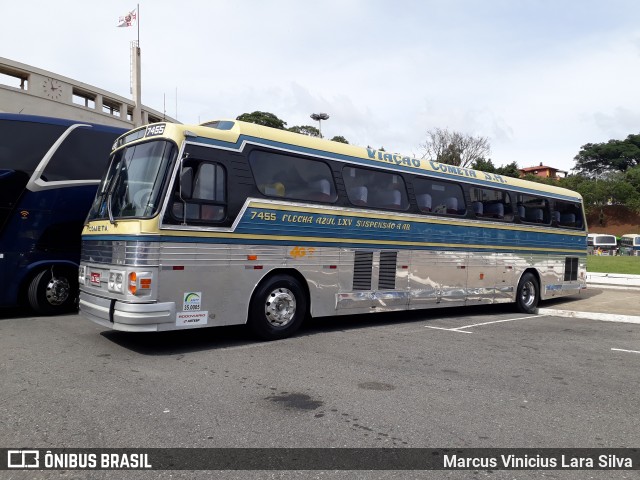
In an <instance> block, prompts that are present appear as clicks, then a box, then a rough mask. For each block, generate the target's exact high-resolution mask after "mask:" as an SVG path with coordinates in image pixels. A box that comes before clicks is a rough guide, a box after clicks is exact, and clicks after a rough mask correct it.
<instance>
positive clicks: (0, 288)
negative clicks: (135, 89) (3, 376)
mask: <svg viewBox="0 0 640 480" xmlns="http://www.w3.org/2000/svg"><path fill="white" fill-rule="evenodd" d="M124 132H125V130H124V129H122V128H113V127H107V126H104V125H92V124H91V125H90V124H86V123H83V122H77V121H73V120H65V119H60V118H49V117H38V116H32V115H17V114H8V113H1V114H0V306H16V305H19V304H21V303H24V304H27V305H30V306H31V307H32V309H33V310H35V311H36V312H37V313H40V314H54V313H58V312H64V311H68V310H71V309H74V308H76V304H77V297H78V284H77V278H78V262H79V260H80V235H81V233H82V227H83V225H84V221H85V219H86V216H87V212H88V211H89V207H90V206H91V202H92V201H93V198H94V197H95V194H96V189H97V186H98V183H99V182H100V178H101V177H102V176H103V174H104V171H105V169H106V167H107V162H108V160H109V153H110V152H111V149H112V146H113V142H114V140H115V139H116V138H118V136H120V135H122V134H123V133H124Z"/></svg>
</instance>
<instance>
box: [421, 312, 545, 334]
mask: <svg viewBox="0 0 640 480" xmlns="http://www.w3.org/2000/svg"><path fill="white" fill-rule="evenodd" d="M545 316H546V315H532V316H529V317H518V318H507V319H506V320H494V321H492V322H482V323H474V324H473V325H465V326H463V327H456V328H444V327H430V326H429V325H425V327H426V328H433V329H434V330H446V331H447V332H458V333H473V332H467V331H465V330H463V329H464V328H472V327H479V326H481V325H491V324H492V323H503V322H515V321H516V320H527V319H529V318H540V317H545Z"/></svg>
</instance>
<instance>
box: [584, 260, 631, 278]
mask: <svg viewBox="0 0 640 480" xmlns="http://www.w3.org/2000/svg"><path fill="white" fill-rule="evenodd" d="M587 272H600V273H628V274H631V275H640V257H628V256H619V257H607V256H599V255H588V256H587Z"/></svg>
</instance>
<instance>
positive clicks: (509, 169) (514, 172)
mask: <svg viewBox="0 0 640 480" xmlns="http://www.w3.org/2000/svg"><path fill="white" fill-rule="evenodd" d="M495 173H497V174H498V175H502V176H503V177H512V178H520V168H519V167H518V164H517V163H516V162H515V161H513V162H511V163H507V164H506V165H503V166H501V167H498V168H496V171H495Z"/></svg>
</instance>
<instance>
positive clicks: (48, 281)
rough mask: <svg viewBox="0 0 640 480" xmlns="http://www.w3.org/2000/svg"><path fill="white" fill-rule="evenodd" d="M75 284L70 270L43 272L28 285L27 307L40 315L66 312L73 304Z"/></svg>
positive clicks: (76, 287)
mask: <svg viewBox="0 0 640 480" xmlns="http://www.w3.org/2000/svg"><path fill="white" fill-rule="evenodd" d="M77 290H78V286H77V282H76V279H75V276H74V274H73V270H71V269H60V270H59V272H57V273H56V274H55V275H54V273H53V272H52V269H49V270H43V271H42V272H40V273H39V274H38V275H36V276H35V277H34V278H33V280H31V284H30V285H29V292H28V296H29V305H30V306H31V308H33V310H35V311H36V313H39V314H40V315H54V314H57V313H63V312H68V311H70V310H71V309H72V307H73V305H74V303H75V297H76V292H77Z"/></svg>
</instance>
